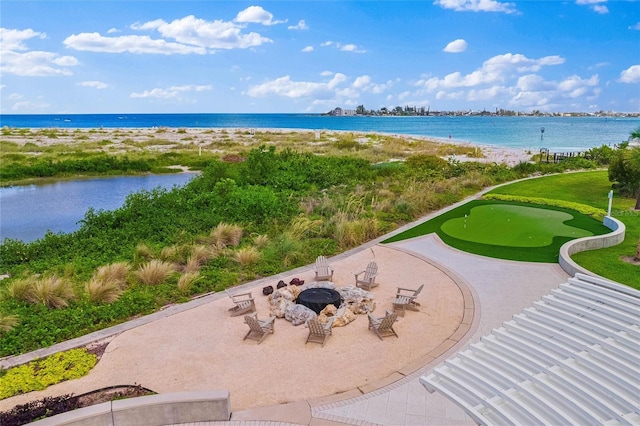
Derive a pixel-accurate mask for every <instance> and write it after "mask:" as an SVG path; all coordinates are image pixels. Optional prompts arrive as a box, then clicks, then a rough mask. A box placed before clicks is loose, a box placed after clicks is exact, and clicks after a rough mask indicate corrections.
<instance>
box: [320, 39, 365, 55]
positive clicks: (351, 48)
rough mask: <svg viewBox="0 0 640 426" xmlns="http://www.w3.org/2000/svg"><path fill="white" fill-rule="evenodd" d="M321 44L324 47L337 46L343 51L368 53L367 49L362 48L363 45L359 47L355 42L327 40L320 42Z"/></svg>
mask: <svg viewBox="0 0 640 426" xmlns="http://www.w3.org/2000/svg"><path fill="white" fill-rule="evenodd" d="M320 46H322V47H329V46H335V47H336V49H338V50H341V51H342V52H353V53H366V50H364V49H362V48H361V47H358V46H357V45H355V44H353V43H348V44H343V43H338V42H335V41H325V42H324V43H322V44H320Z"/></svg>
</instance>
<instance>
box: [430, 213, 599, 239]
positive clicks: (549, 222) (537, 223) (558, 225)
mask: <svg viewBox="0 0 640 426" xmlns="http://www.w3.org/2000/svg"><path fill="white" fill-rule="evenodd" d="M571 219H573V216H572V215H571V214H569V213H565V212H560V211H554V210H544V209H539V208H534V207H525V206H513V205H506V204H491V205H487V206H478V207H474V208H472V209H471V210H470V214H469V215H467V216H465V217H457V218H454V219H449V220H448V221H446V222H445V223H443V224H442V225H441V226H440V229H441V230H442V232H445V233H446V234H448V235H450V236H452V237H454V238H458V239H460V240H466V241H471V242H475V243H482V244H493V245H498V246H507V247H544V246H548V245H550V244H552V243H553V237H555V236H561V237H570V238H581V237H589V236H591V235H593V233H592V232H590V231H587V230H584V229H581V228H575V227H573V226H568V225H565V223H564V222H566V221H570V220H571Z"/></svg>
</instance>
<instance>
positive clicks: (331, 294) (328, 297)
mask: <svg viewBox="0 0 640 426" xmlns="http://www.w3.org/2000/svg"><path fill="white" fill-rule="evenodd" d="M296 303H297V304H299V305H303V306H306V307H307V308H309V309H311V310H312V311H313V312H315V313H316V314H319V313H320V312H321V311H322V310H323V309H324V308H325V307H326V306H327V305H333V306H335V307H336V308H339V307H340V303H341V299H340V293H338V292H337V291H335V290H332V289H330V288H308V289H306V290H303V291H302V292H301V293H300V294H299V295H298V298H297V299H296Z"/></svg>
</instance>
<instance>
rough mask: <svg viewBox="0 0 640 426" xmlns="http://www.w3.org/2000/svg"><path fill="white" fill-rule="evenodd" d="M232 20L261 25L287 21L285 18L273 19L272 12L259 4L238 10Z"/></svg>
mask: <svg viewBox="0 0 640 426" xmlns="http://www.w3.org/2000/svg"><path fill="white" fill-rule="evenodd" d="M234 21H235V22H241V23H252V24H262V25H276V24H282V23H285V22H287V21H286V20H285V21H274V20H273V14H272V13H271V12H267V11H266V10H264V9H263V8H262V7H260V6H249V7H248V8H246V9H245V10H243V11H241V12H239V13H238V15H237V16H236V19H234Z"/></svg>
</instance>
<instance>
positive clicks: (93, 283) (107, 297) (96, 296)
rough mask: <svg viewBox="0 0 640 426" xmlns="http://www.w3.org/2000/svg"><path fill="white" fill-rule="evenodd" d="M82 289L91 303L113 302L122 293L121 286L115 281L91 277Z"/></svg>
mask: <svg viewBox="0 0 640 426" xmlns="http://www.w3.org/2000/svg"><path fill="white" fill-rule="evenodd" d="M84 290H85V292H86V293H87V296H88V297H89V300H90V301H91V302H93V303H113V302H115V301H116V300H118V299H119V298H120V296H121V295H122V292H123V290H122V287H121V286H120V284H119V283H118V282H117V281H114V280H102V279H97V278H92V279H91V280H90V281H89V282H87V283H86V284H85V286H84Z"/></svg>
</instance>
